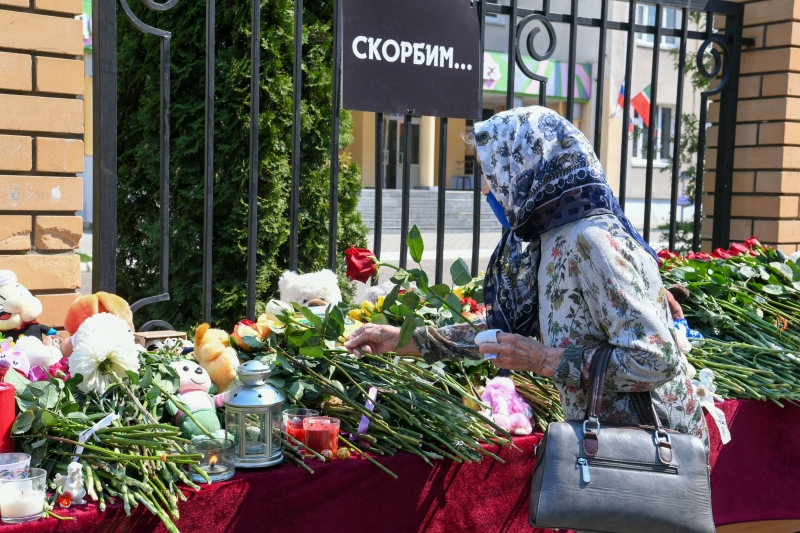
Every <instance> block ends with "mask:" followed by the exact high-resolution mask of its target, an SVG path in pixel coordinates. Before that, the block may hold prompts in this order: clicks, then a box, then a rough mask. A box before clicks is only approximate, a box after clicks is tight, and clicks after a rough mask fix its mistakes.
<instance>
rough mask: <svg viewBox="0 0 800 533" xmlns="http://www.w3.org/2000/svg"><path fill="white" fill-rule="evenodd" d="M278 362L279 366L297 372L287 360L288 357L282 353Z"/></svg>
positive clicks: (277, 359)
mask: <svg viewBox="0 0 800 533" xmlns="http://www.w3.org/2000/svg"><path fill="white" fill-rule="evenodd" d="M276 361H277V362H278V364H279V365H281V367H283V368H285V369H286V370H288V371H289V372H294V371H295V368H294V367H293V366H292V365H291V364H290V363H289V361H287V360H286V356H285V355H283V354H282V353H280V352H279V353H278V357H277V358H276Z"/></svg>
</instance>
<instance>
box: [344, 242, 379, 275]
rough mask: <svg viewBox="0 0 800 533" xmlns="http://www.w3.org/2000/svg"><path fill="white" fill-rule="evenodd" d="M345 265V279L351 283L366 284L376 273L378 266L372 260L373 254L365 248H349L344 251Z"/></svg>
mask: <svg viewBox="0 0 800 533" xmlns="http://www.w3.org/2000/svg"><path fill="white" fill-rule="evenodd" d="M344 255H345V263H346V264H347V277H348V278H350V279H351V280H353V281H360V282H361V283H366V282H367V281H369V278H371V277H372V276H374V275H375V274H376V273H377V272H378V265H376V264H375V261H374V260H373V259H374V257H375V254H373V253H372V252H371V251H369V250H367V249H365V248H355V247H353V246H351V247H350V248H348V249H347V250H345V251H344Z"/></svg>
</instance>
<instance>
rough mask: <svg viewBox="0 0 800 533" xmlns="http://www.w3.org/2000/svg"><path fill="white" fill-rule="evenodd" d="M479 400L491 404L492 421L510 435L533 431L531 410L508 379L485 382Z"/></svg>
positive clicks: (525, 433)
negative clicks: (484, 387)
mask: <svg viewBox="0 0 800 533" xmlns="http://www.w3.org/2000/svg"><path fill="white" fill-rule="evenodd" d="M481 400H483V402H484V403H486V404H489V405H491V406H492V420H493V421H494V423H495V424H497V425H498V426H500V427H501V428H503V429H505V430H506V431H508V432H509V433H511V434H512V435H529V434H530V433H531V432H532V431H533V427H532V426H531V420H530V418H531V416H532V415H533V412H532V411H531V408H530V406H529V405H528V404H527V403H525V400H523V399H522V396H520V395H519V394H518V393H517V389H516V387H515V386H514V382H513V381H511V380H510V379H508V378H501V377H497V378H494V379H492V380H491V381H490V382H489V383H487V384H486V389H484V391H483V394H482V395H481Z"/></svg>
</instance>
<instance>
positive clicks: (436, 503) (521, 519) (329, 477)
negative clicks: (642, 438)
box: [14, 401, 800, 533]
mask: <svg viewBox="0 0 800 533" xmlns="http://www.w3.org/2000/svg"><path fill="white" fill-rule="evenodd" d="M721 408H722V409H723V410H724V411H725V413H726V415H727V417H728V422H729V426H730V428H731V434H732V437H733V440H732V442H730V443H729V444H727V445H726V446H725V447H724V448H723V447H722V446H721V444H720V442H719V435H718V432H717V430H716V426H714V425H713V422H712V423H711V424H710V431H711V435H712V452H711V462H712V476H711V486H712V499H713V504H714V517H715V521H716V522H717V524H718V525H723V524H729V523H735V522H746V521H756V520H780V519H800V506H798V505H797V494H800V476H797V475H792V470H793V467H792V465H791V461H792V458H793V457H794V456H795V455H796V452H797V450H796V447H797V444H798V443H800V408H798V407H794V406H791V407H786V408H784V409H780V408H779V407H777V406H776V405H774V404H770V403H763V402H753V401H731V402H725V403H724V404H722V405H721ZM709 422H711V421H710V419H709ZM540 438H541V435H533V436H530V437H523V438H519V439H516V440H515V443H516V446H517V448H518V449H503V450H501V451H500V452H499V454H500V456H501V457H502V458H503V459H504V460H505V461H506V463H505V464H501V463H498V462H495V461H493V460H491V459H489V458H487V459H485V460H484V461H483V462H482V463H481V464H478V465H475V464H464V465H457V464H454V463H452V462H451V461H442V462H439V463H437V464H436V465H435V466H434V467H433V468H430V467H428V466H427V465H425V464H424V463H423V462H422V461H421V460H420V459H419V458H417V457H416V456H413V455H409V454H398V455H397V456H396V457H392V458H387V459H380V461H381V462H382V463H383V464H384V465H386V466H387V467H388V468H390V469H391V470H392V471H394V472H395V473H396V474H398V475H399V479H397V480H393V479H392V478H390V477H389V476H388V475H387V474H385V473H384V472H382V471H380V470H379V469H377V468H375V466H373V465H371V464H369V463H368V462H367V461H365V460H363V459H351V460H348V461H339V462H334V463H332V464H320V463H317V462H316V461H311V462H310V464H311V466H312V468H314V470H315V473H314V474H313V475H309V474H307V473H306V472H304V471H302V470H300V469H298V468H295V467H294V466H292V465H288V464H285V465H282V466H279V467H275V468H272V469H267V470H256V471H253V470H250V471H247V470H241V471H239V472H238V473H237V474H236V476H235V477H234V478H233V479H232V480H230V481H227V482H224V483H218V484H215V485H212V486H210V487H208V488H204V489H203V490H202V491H200V492H198V493H194V492H192V493H191V495H189V497H190V500H189V501H188V502H185V503H182V504H181V505H180V511H181V519H180V520H179V521H178V522H177V525H178V527H179V528H180V529H181V531H183V532H193V531H203V532H207V533H223V532H252V531H260V532H261V531H264V532H266V531H269V532H272V531H275V532H293V531H314V532H315V533H327V532H341V531H347V532H348V533H361V532H364V533H373V532H374V531H381V532H387V531H389V532H391V531H397V532H404V533H405V532H418V531H428V532H433V533H445V532H452V531H481V532H525V533H530V532H531V531H532V530H531V528H530V527H529V526H528V522H527V519H528V507H527V506H528V494H529V491H530V474H531V470H532V469H533V448H534V446H535V444H536V443H537V442H538V441H539V439H540ZM794 471H795V473H796V471H797V469H796V468H794ZM59 514H62V515H70V516H74V517H76V518H77V521H75V522H59V521H57V520H55V519H48V520H40V521H38V522H32V523H29V524H25V525H22V526H14V527H15V528H16V529H15V530H16V531H19V532H20V533H29V532H30V533H34V532H36V533H39V532H63V533H69V532H78V531H80V532H104V533H105V532H108V533H111V532H113V533H123V532H125V533H127V532H150V531H159V532H163V531H165V529H164V527H163V526H162V525H161V524H160V522H159V521H158V519H156V518H155V517H153V516H152V515H150V513H149V512H147V511H146V510H145V509H142V508H141V507H140V508H139V509H137V510H136V511H135V512H134V513H133V516H132V517H131V518H127V517H125V515H124V512H123V511H122V509H121V508H120V507H118V506H114V507H111V506H110V507H109V509H108V510H107V511H106V513H104V514H102V513H99V512H98V511H97V509H96V507H95V506H94V505H92V504H90V505H87V506H81V507H75V508H71V509H69V510H62V511H59Z"/></svg>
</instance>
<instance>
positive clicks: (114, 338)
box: [69, 313, 139, 394]
mask: <svg viewBox="0 0 800 533" xmlns="http://www.w3.org/2000/svg"><path fill="white" fill-rule="evenodd" d="M72 346H73V351H72V355H71V356H70V358H69V372H70V374H72V375H73V376H74V375H75V374H80V375H82V376H83V383H81V384H80V385H79V388H80V389H81V390H82V391H84V392H96V393H98V394H103V393H104V392H105V391H106V389H107V388H108V386H109V385H110V384H111V383H113V382H114V381H116V377H115V376H117V377H120V378H122V377H124V376H125V371H126V370H132V371H134V372H138V371H139V350H138V348H137V346H138V345H137V344H136V341H135V340H134V338H133V333H132V332H131V331H130V330H129V329H128V324H127V323H126V322H125V321H124V320H122V319H121V318H119V317H117V316H115V315H112V314H110V313H100V314H97V315H94V316H92V317H89V318H87V319H86V320H85V321H84V322H83V324H81V326H80V327H79V328H78V331H76V332H75V335H73V336H72Z"/></svg>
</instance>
